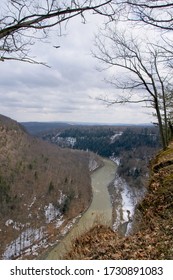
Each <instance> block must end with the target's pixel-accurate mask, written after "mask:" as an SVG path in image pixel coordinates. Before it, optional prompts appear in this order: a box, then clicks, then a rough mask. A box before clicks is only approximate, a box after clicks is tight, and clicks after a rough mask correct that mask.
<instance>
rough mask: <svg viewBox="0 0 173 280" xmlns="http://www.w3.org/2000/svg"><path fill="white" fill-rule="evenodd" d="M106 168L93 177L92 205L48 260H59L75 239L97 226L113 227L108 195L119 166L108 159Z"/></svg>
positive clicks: (105, 164) (50, 254)
mask: <svg viewBox="0 0 173 280" xmlns="http://www.w3.org/2000/svg"><path fill="white" fill-rule="evenodd" d="M103 162H104V166H103V167H101V168H99V169H97V170H96V171H94V172H93V173H92V175H91V184H92V190H93V198H92V203H91V205H90V207H89V208H88V210H87V211H86V212H85V213H84V214H83V216H82V217H81V218H80V220H79V221H78V223H76V224H75V225H74V226H73V228H72V229H71V230H70V231H69V233H67V235H66V236H65V237H64V238H63V240H62V241H61V242H60V243H58V244H57V245H56V246H55V247H54V248H53V249H52V250H51V251H50V252H49V253H48V255H47V257H46V259H48V260H58V259H61V258H63V255H65V253H67V251H69V249H70V247H71V244H72V242H73V239H75V238H76V237H77V236H78V235H81V234H82V233H84V232H86V231H87V230H89V229H90V228H91V227H92V226H93V225H95V224H98V223H99V224H105V225H108V226H112V205H111V201H110V195H109V193H108V188H107V187H108V185H109V184H110V183H111V182H112V181H113V180H114V178H115V174H116V168H117V165H116V164H115V163H114V162H113V161H111V160H108V159H103Z"/></svg>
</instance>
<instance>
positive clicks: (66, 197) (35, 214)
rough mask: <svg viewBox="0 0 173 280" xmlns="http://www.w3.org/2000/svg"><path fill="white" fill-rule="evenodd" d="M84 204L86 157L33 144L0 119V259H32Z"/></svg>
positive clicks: (15, 125)
mask: <svg viewBox="0 0 173 280" xmlns="http://www.w3.org/2000/svg"><path fill="white" fill-rule="evenodd" d="M79 198H80V199H79ZM90 200H91V184H90V175H89V154H88V153H84V152H82V151H75V150H68V149H63V150H62V149H61V148H59V147H57V146H55V145H52V144H49V143H46V142H43V141H41V140H38V139H37V138H34V137H32V136H30V135H28V134H27V133H26V131H25V129H24V128H23V127H22V126H21V125H19V124H18V123H17V122H15V121H13V120H11V119H9V118H7V117H4V116H2V115H0V258H1V259H13V258H18V257H22V258H34V255H38V254H39V252H40V251H43V250H44V249H45V247H47V246H49V245H50V244H51V245H53V244H54V242H55V241H56V239H57V238H60V236H61V235H63V234H64V233H65V231H67V230H68V227H70V225H71V222H72V220H73V219H74V218H75V217H77V216H78V215H79V214H80V213H82V212H83V211H84V210H85V209H86V208H87V207H88V205H89V203H90ZM73 222H74V220H73ZM4 236H5V238H4Z"/></svg>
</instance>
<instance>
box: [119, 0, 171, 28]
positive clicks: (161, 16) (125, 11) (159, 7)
mask: <svg viewBox="0 0 173 280" xmlns="http://www.w3.org/2000/svg"><path fill="white" fill-rule="evenodd" d="M116 4H117V12H118V11H119V12H120V14H121V18H124V19H125V18H126V20H130V21H135V22H137V21H138V22H143V23H145V24H149V25H151V26H154V27H158V28H160V29H163V30H169V31H170V30H171V31H172V30H173V1H171V0H147V1H146V0H117V1H116Z"/></svg>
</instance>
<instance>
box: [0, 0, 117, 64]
mask: <svg viewBox="0 0 173 280" xmlns="http://www.w3.org/2000/svg"><path fill="white" fill-rule="evenodd" d="M112 2H113V1H112V0H105V1H99V0H94V1H90V0H82V1H79V0H71V1H67V0H60V1H58V0H42V1H39V0H36V1H33V0H6V1H5V0H2V1H1V8H0V61H5V60H9V59H10V60H11V59H13V60H20V61H27V62H30V63H36V61H35V60H34V59H32V58H31V57H30V47H31V46H32V45H33V44H34V43H35V41H36V40H37V39H39V40H41V39H44V38H47V36H48V33H49V31H50V30H52V29H53V28H55V27H56V30H58V31H59V34H61V24H62V23H63V22H67V21H68V20H70V19H71V18H73V17H76V16H78V15H80V16H81V17H82V20H83V21H85V17H84V13H85V12H86V11H92V12H93V13H97V14H101V15H104V16H108V17H109V16H110V17H112V16H113V15H114V9H113V7H112Z"/></svg>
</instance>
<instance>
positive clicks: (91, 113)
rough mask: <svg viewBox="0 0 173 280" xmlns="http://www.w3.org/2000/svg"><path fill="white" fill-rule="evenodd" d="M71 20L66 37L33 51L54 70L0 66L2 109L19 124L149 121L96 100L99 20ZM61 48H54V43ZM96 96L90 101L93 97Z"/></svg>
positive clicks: (99, 90)
mask: <svg viewBox="0 0 173 280" xmlns="http://www.w3.org/2000/svg"><path fill="white" fill-rule="evenodd" d="M88 18H89V20H90V21H89V22H88V23H87V24H86V25H82V24H80V19H75V20H73V21H71V22H70V23H69V24H68V26H67V28H68V30H67V31H66V32H67V33H69V34H68V35H67V36H65V37H61V38H60V37H55V35H54V36H53V37H52V40H51V42H50V44H46V45H44V44H41V43H39V44H36V45H35V46H34V48H33V53H34V55H36V57H37V58H38V60H41V61H44V62H45V61H46V62H47V63H48V64H49V65H50V66H51V68H47V67H44V66H41V65H31V64H27V63H20V62H15V61H11V62H4V63H2V62H1V63H0V67H1V76H0V110H1V113H2V114H5V115H7V116H9V117H12V118H14V119H16V120H18V121H32V120H33V121H34V120H38V121H89V122H96V121H97V122H109V123H116V122H134V123H135V122H149V120H150V118H151V117H150V116H147V115H146V114H144V113H143V111H144V109H143V108H142V109H140V108H139V107H136V108H137V109H136V110H135V115H134V108H133V109H132V108H131V107H129V108H126V109H125V107H109V108H106V106H105V105H104V104H102V102H98V100H95V97H96V96H100V95H105V94H106V93H107V90H108V85H106V84H105V83H104V82H103V79H104V73H100V72H98V71H96V69H95V67H96V63H97V62H96V61H95V60H94V58H92V56H91V55H90V49H91V48H92V44H93V42H92V38H93V32H94V31H95V30H96V25H97V22H98V21H99V20H100V18H99V20H98V18H95V19H94V18H93V17H88ZM57 44H58V45H60V46H61V47H60V48H58V49H55V48H54V47H53V46H54V45H57ZM91 97H92V98H91Z"/></svg>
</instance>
